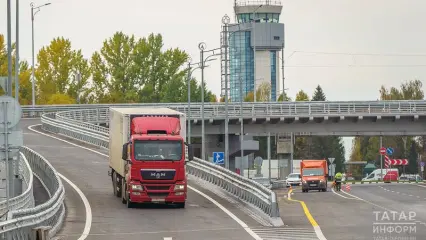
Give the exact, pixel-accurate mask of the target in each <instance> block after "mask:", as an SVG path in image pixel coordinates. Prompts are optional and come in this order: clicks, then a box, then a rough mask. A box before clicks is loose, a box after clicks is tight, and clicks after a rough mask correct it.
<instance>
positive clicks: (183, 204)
mask: <svg viewBox="0 0 426 240" xmlns="http://www.w3.org/2000/svg"><path fill="white" fill-rule="evenodd" d="M176 206H177V207H178V208H185V202H183V203H176Z"/></svg>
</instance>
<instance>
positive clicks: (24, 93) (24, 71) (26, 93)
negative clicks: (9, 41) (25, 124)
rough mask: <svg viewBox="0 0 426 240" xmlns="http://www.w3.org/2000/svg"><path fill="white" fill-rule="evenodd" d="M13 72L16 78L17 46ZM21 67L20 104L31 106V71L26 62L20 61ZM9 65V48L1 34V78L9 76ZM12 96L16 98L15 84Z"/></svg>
mask: <svg viewBox="0 0 426 240" xmlns="http://www.w3.org/2000/svg"><path fill="white" fill-rule="evenodd" d="M12 50H13V52H12V71H13V76H15V59H16V58H15V56H16V52H15V44H13V45H12ZM19 64H20V66H19V103H20V104H21V105H28V104H31V99H32V91H31V80H30V76H31V69H29V68H28V63H27V62H26V61H20V63H19ZM7 69H8V63H7V47H6V45H5V39H4V35H3V34H0V76H7V75H8V72H7ZM12 88H13V89H12V95H13V96H15V84H14V82H13V85H12ZM2 94H4V91H3V89H2V88H1V87H0V95H2Z"/></svg>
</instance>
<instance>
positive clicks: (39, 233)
mask: <svg viewBox="0 0 426 240" xmlns="http://www.w3.org/2000/svg"><path fill="white" fill-rule="evenodd" d="M51 228H52V227H49V226H41V227H36V228H33V239H35V240H50V237H49V231H50V229H51Z"/></svg>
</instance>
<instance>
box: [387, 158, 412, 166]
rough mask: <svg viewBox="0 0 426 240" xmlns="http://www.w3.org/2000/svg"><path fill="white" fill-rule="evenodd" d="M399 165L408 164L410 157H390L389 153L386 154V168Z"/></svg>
mask: <svg viewBox="0 0 426 240" xmlns="http://www.w3.org/2000/svg"><path fill="white" fill-rule="evenodd" d="M399 165H402V166H404V165H408V159H390V158H389V157H388V156H387V155H385V168H389V167H390V166H399Z"/></svg>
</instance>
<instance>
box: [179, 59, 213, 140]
mask: <svg viewBox="0 0 426 240" xmlns="http://www.w3.org/2000/svg"><path fill="white" fill-rule="evenodd" d="M213 60H216V59H214V58H213V59H209V60H206V61H204V62H205V63H206V62H210V61H213ZM192 65H200V62H197V63H191V62H190V61H188V67H187V71H188V74H187V79H186V81H187V84H188V143H189V144H191V77H192V73H193V72H194V71H195V70H197V69H199V68H201V66H198V67H196V68H192ZM204 67H208V65H204Z"/></svg>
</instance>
